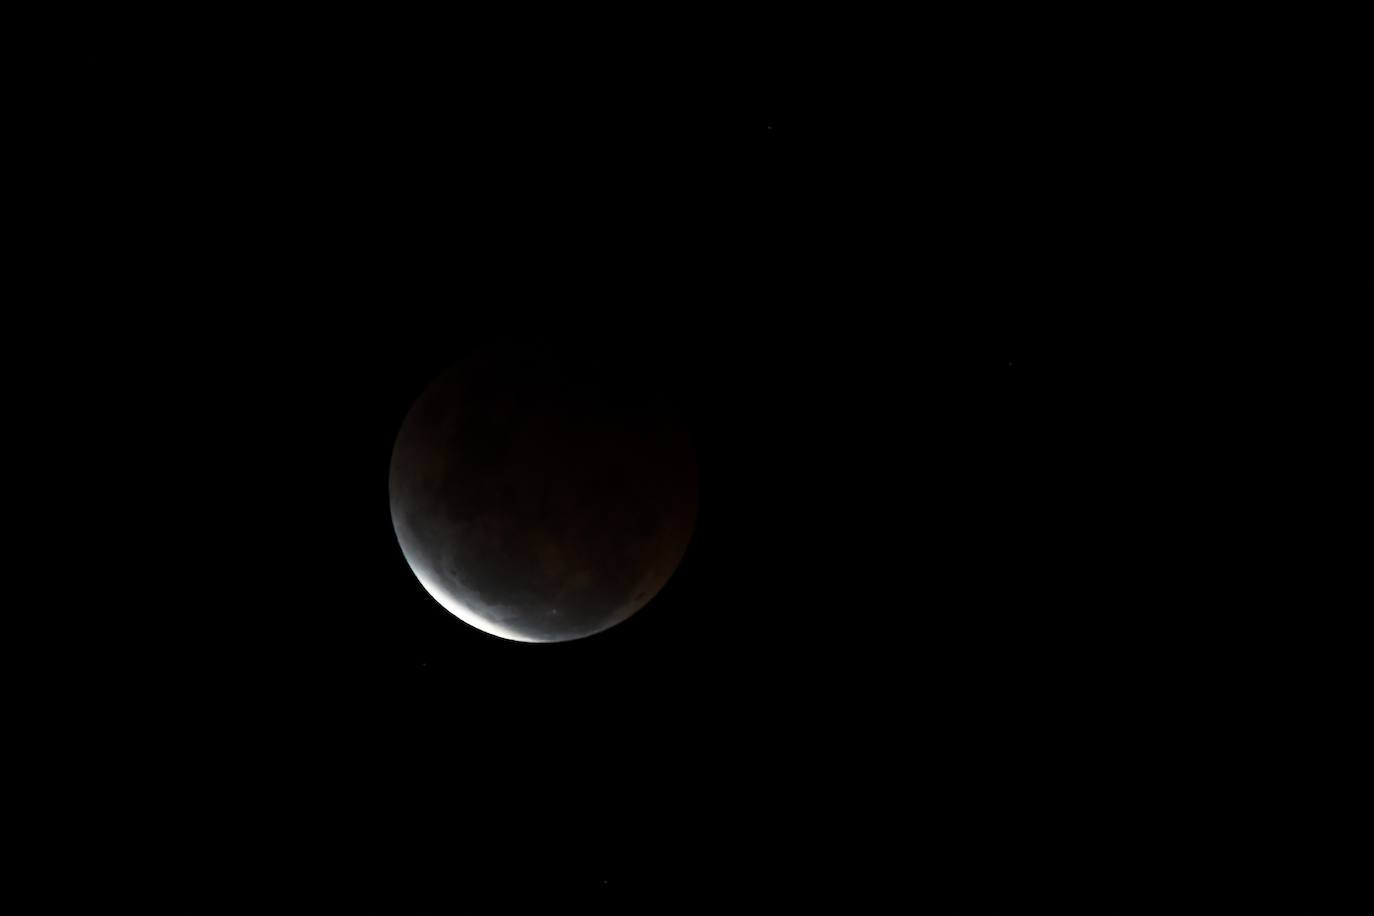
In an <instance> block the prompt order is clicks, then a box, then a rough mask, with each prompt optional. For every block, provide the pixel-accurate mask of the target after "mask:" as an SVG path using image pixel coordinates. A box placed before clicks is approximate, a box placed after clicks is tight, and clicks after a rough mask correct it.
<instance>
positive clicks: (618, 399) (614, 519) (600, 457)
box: [389, 348, 699, 642]
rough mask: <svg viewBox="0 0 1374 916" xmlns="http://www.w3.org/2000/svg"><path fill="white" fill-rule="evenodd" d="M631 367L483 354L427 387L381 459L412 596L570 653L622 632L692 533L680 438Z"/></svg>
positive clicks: (480, 625)
mask: <svg viewBox="0 0 1374 916" xmlns="http://www.w3.org/2000/svg"><path fill="white" fill-rule="evenodd" d="M635 366H636V363H635V362H634V361H624V360H622V361H617V360H615V359H613V358H597V357H589V356H588V355H587V354H579V355H578V356H577V357H576V358H575V357H573V356H572V355H570V354H557V353H553V352H551V351H550V350H549V349H548V348H543V349H539V348H524V349H515V348H507V349H505V350H489V351H487V352H485V353H482V354H479V355H476V356H473V357H470V358H469V359H467V360H465V361H464V362H462V363H460V364H459V365H457V366H455V367H453V368H452V369H450V370H448V371H447V372H445V373H444V374H442V375H441V376H440V377H439V378H437V379H435V380H434V381H433V382H432V383H431V384H430V385H429V387H428V388H426V389H425V391H424V392H423V393H422V394H421V395H420V397H419V398H418V399H417V400H416V401H415V403H414V405H413V406H412V407H411V409H410V411H409V413H408V414H407V415H406V418H405V421H404V422H403V423H402V425H401V429H400V432H399V434H398V435H397V438H396V445H395V448H394V449H393V451H392V457H391V469H390V478H389V489H390V499H391V519H392V524H393V526H394V527H395V530H396V538H397V541H398V542H399V543H400V547H401V552H402V553H403V554H404V555H405V559H406V561H407V563H409V565H410V568H411V570H412V571H413V572H414V573H415V577H416V578H417V579H419V581H420V584H421V585H422V586H423V587H424V588H425V590H426V591H427V592H429V594H430V595H431V596H433V598H434V599H435V600H436V601H438V602H439V604H441V605H442V606H443V607H444V608H446V609H447V610H448V611H449V612H451V613H452V614H454V615H455V616H457V617H458V618H459V619H460V620H462V621H463V622H465V623H468V624H471V625H472V626H474V627H476V628H477V629H479V630H482V631H483V632H485V633H490V634H492V635H494V636H499V637H502V638H503V639H511V640H517V641H520V642H566V641H568V640H574V639H581V638H583V637H586V636H591V635H593V634H595V633H599V632H602V631H603V630H606V629H608V628H610V627H612V626H615V625H616V624H618V623H621V622H623V621H624V620H626V619H628V618H629V617H630V616H631V615H632V614H634V613H635V612H636V611H638V610H640V609H641V608H642V607H644V605H646V604H647V603H648V602H649V601H650V600H651V599H652V598H653V597H654V596H655V595H656V594H657V593H658V592H659V590H660V589H661V588H662V587H663V585H664V584H665V583H666V582H667V581H668V579H669V577H670V576H671V575H672V574H673V572H674V570H675V569H676V568H677V566H678V564H679V562H680V561H681V559H682V556H683V554H684V553H685V551H686V549H687V544H688V541H689V540H690V538H691V535H692V530H693V528H694V526H695V523H696V513H697V502H698V495H699V478H698V471H697V464H696V459H695V456H694V452H693V450H692V447H691V442H690V439H689V436H688V434H687V431H686V429H685V428H684V424H683V423H682V421H681V418H680V417H679V416H678V414H677V413H676V412H675V411H674V410H673V409H672V407H671V405H670V403H669V402H668V401H667V399H665V398H664V397H662V396H661V395H660V394H659V393H658V391H657V389H656V387H655V386H654V385H653V384H652V383H651V381H650V380H649V379H646V378H645V377H643V376H642V374H641V373H637V372H636V371H635Z"/></svg>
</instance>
